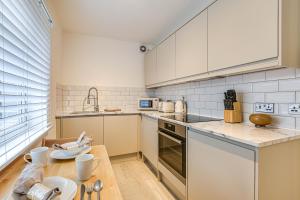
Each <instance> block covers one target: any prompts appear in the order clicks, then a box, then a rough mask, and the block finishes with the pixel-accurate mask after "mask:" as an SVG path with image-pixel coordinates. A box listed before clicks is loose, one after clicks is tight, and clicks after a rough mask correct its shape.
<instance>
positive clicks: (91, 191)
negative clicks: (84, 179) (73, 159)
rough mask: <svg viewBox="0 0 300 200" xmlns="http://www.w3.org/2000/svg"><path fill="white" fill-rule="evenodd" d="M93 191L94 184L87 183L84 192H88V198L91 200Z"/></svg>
mask: <svg viewBox="0 0 300 200" xmlns="http://www.w3.org/2000/svg"><path fill="white" fill-rule="evenodd" d="M93 191H94V185H89V186H87V187H86V193H87V194H88V200H92V193H93Z"/></svg>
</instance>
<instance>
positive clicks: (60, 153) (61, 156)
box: [50, 146, 92, 160]
mask: <svg viewBox="0 0 300 200" xmlns="http://www.w3.org/2000/svg"><path fill="white" fill-rule="evenodd" d="M91 150H92V147H91V146H86V147H84V148H83V150H82V152H81V153H79V154H76V155H70V154H67V153H66V151H65V150H53V151H52V152H51V153H50V157H51V158H54V159H57V160H70V159H74V158H76V157H77V156H78V155H81V154H85V153H89V152H90V151H91Z"/></svg>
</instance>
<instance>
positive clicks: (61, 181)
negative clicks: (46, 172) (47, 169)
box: [7, 176, 77, 200]
mask: <svg viewBox="0 0 300 200" xmlns="http://www.w3.org/2000/svg"><path fill="white" fill-rule="evenodd" d="M43 185H45V186H47V187H48V188H51V189H53V188H55V187H58V188H59V189H60V191H61V195H59V196H58V197H56V198H55V199H54V200H73V199H74V197H75V196H76V193H77V185H76V183H75V182H74V181H72V180H70V179H66V178H63V177H60V176H50V177H46V178H45V179H44V181H43ZM16 199H18V196H16V195H15V194H12V195H10V197H8V199H7V200H16Z"/></svg>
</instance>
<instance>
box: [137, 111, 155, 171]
mask: <svg viewBox="0 0 300 200" xmlns="http://www.w3.org/2000/svg"><path fill="white" fill-rule="evenodd" d="M141 127H142V128H141V129H142V130H141V148H142V153H143V155H144V156H145V157H146V158H147V160H148V161H149V162H150V163H151V164H152V165H153V166H154V167H155V168H157V162H158V134H157V130H158V122H157V119H153V118H150V117H147V116H142V124H141Z"/></svg>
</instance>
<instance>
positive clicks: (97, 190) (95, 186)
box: [94, 180, 103, 200]
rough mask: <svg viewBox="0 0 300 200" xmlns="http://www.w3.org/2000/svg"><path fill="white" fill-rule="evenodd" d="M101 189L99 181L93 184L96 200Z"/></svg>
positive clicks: (101, 185)
mask: <svg viewBox="0 0 300 200" xmlns="http://www.w3.org/2000/svg"><path fill="white" fill-rule="evenodd" d="M102 188H103V182H102V181H100V180H97V181H96V182H95V184H94V191H95V192H97V200H100V191H101V190H102Z"/></svg>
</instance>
